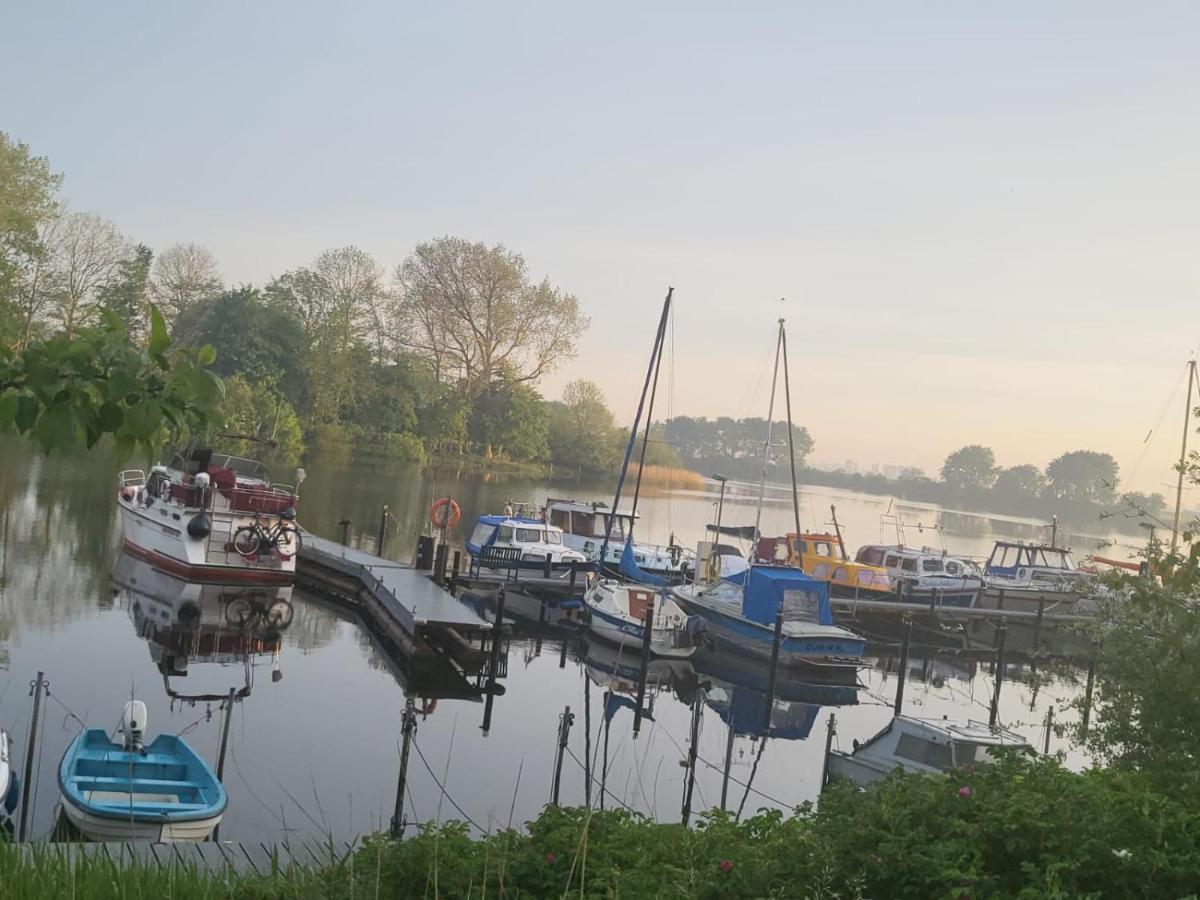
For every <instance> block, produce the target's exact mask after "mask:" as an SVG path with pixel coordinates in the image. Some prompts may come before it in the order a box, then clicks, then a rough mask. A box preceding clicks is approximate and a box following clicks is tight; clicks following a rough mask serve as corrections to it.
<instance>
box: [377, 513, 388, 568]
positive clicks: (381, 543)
mask: <svg viewBox="0 0 1200 900" xmlns="http://www.w3.org/2000/svg"><path fill="white" fill-rule="evenodd" d="M387 519H388V505H387V504H386V503H385V504H383V512H382V513H380V515H379V540H377V541H376V542H375V551H376V552H375V555H376V556H380V557H382V556H383V550H384V547H385V545H386V541H387Z"/></svg>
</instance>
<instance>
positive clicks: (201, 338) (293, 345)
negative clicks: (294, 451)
mask: <svg viewBox="0 0 1200 900" xmlns="http://www.w3.org/2000/svg"><path fill="white" fill-rule="evenodd" d="M174 336H175V339H176V340H177V341H179V342H180V343H182V344H185V345H192V346H199V345H203V344H209V345H211V346H213V347H220V348H221V350H220V352H219V353H218V354H217V359H216V362H215V363H214V364H213V371H215V372H216V373H217V374H218V375H221V376H222V377H226V378H228V377H232V376H234V375H241V376H243V377H244V379H245V381H246V383H247V384H249V385H252V386H255V387H258V386H265V387H267V388H268V389H269V390H271V391H274V392H276V393H278V394H279V395H280V396H282V397H283V398H284V399H286V400H287V401H288V402H289V403H290V404H291V405H292V406H294V407H296V408H298V409H299V408H303V407H304V406H305V404H306V402H307V398H308V394H309V391H308V373H307V370H306V368H305V365H304V356H305V353H306V352H307V348H308V340H307V337H306V336H305V334H304V329H303V328H302V327H301V325H300V321H299V320H298V319H297V318H296V316H295V315H294V314H292V313H291V312H289V311H288V310H287V309H284V308H280V307H278V306H270V305H268V304H267V303H265V302H264V301H263V297H262V294H261V293H260V292H259V291H258V290H256V289H255V288H252V287H241V288H237V289H236V290H229V291H224V292H222V293H220V294H217V295H215V296H212V297H208V298H206V299H204V300H198V301H196V302H195V303H193V304H191V305H190V306H188V307H186V308H185V309H184V310H183V311H182V312H181V313H180V314H179V316H178V318H176V319H175V327H174Z"/></svg>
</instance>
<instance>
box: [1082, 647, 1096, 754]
mask: <svg viewBox="0 0 1200 900" xmlns="http://www.w3.org/2000/svg"><path fill="white" fill-rule="evenodd" d="M1095 689H1096V644H1095V642H1094V641H1093V642H1092V655H1091V658H1090V659H1089V660H1088V671H1087V686H1086V687H1085V688H1084V689H1083V721H1082V722H1080V725H1079V731H1080V734H1081V735H1083V736H1084V737H1086V736H1087V733H1088V725H1089V723H1090V722H1091V719H1092V692H1093V691H1094V690H1095Z"/></svg>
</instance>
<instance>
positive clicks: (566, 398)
mask: <svg viewBox="0 0 1200 900" xmlns="http://www.w3.org/2000/svg"><path fill="white" fill-rule="evenodd" d="M547 412H548V414H549V432H548V435H547V439H546V443H547V445H548V446H549V449H550V458H551V459H552V460H553V461H554V463H555V464H556V465H563V466H570V467H572V468H579V469H583V470H585V471H588V472H610V471H612V470H613V469H614V468H615V467H616V465H617V462H618V459H617V454H618V449H617V444H618V443H619V441H620V434H619V433H618V432H617V428H616V425H615V424H614V422H613V414H612V411H611V410H610V409H609V408H608V404H607V403H606V402H605V399H604V392H603V391H601V390H600V387H599V386H598V385H597V384H596V383H595V382H592V381H587V380H586V379H578V380H576V381H572V382H569V383H568V384H567V386H566V387H564V388H563V395H562V401H561V402H560V403H553V404H547Z"/></svg>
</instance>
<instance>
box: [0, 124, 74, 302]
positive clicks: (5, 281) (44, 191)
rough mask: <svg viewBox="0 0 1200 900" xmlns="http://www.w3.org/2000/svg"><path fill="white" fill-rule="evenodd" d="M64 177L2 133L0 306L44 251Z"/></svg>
mask: <svg viewBox="0 0 1200 900" xmlns="http://www.w3.org/2000/svg"><path fill="white" fill-rule="evenodd" d="M61 185H62V175H56V174H54V173H53V172H51V171H50V163H49V161H48V160H47V159H46V158H45V157H44V156H34V155H33V154H32V153H31V152H30V150H29V146H28V145H27V144H22V143H19V142H17V141H14V140H12V138H10V137H9V136H8V135H7V134H5V133H4V132H2V131H0V303H5V302H7V301H8V298H9V293H10V289H11V285H12V282H13V280H14V278H15V277H16V276H17V274H18V273H19V272H20V271H21V270H22V269H24V268H25V267H26V266H27V265H28V264H29V262H30V261H31V260H33V259H34V258H36V257H37V256H38V255H39V254H40V253H41V249H42V244H41V228H42V226H43V225H44V224H45V223H46V222H47V221H49V220H50V219H52V218H54V217H55V216H56V214H57V212H58V204H57V201H56V200H55V195H56V194H57V192H58V189H59V187H60V186H61Z"/></svg>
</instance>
